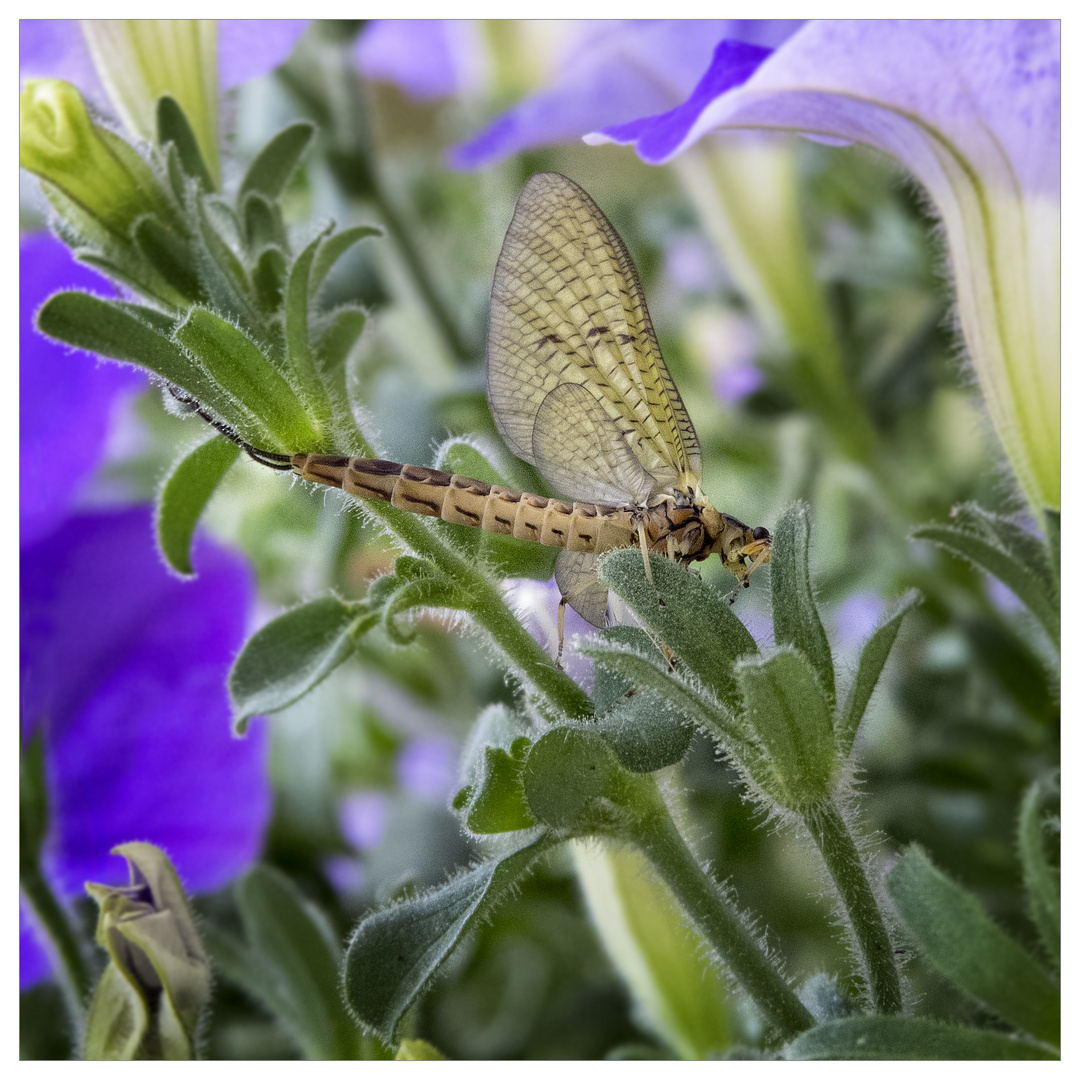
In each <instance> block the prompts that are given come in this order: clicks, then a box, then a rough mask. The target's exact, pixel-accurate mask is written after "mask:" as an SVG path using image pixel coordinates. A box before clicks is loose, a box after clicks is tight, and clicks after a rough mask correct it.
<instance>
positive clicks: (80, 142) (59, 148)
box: [19, 79, 165, 241]
mask: <svg viewBox="0 0 1080 1080" xmlns="http://www.w3.org/2000/svg"><path fill="white" fill-rule="evenodd" d="M19 164H20V165H21V166H22V167H23V168H24V169H27V170H29V171H30V172H32V173H35V174H36V175H37V176H39V177H40V178H41V179H42V180H43V181H45V182H46V183H45V191H46V194H47V195H51V194H52V193H51V192H50V188H53V189H56V190H57V191H58V192H59V193H60V195H61V196H65V197H66V198H61V199H55V198H54V199H52V202H53V205H54V206H55V207H56V208H57V210H58V211H59V212H60V213H61V215H64V206H65V203H67V202H68V201H70V202H72V203H74V204H75V205H76V207H77V208H78V209H79V210H81V211H82V212H83V213H82V214H80V215H79V220H77V221H73V224H76V226H80V225H83V224H84V215H86V214H88V215H89V216H90V217H91V218H92V219H94V220H95V221H97V222H99V223H100V224H101V225H103V226H104V227H105V228H106V229H107V230H108V231H109V232H111V233H113V234H114V235H116V236H118V237H120V238H121V239H122V240H125V241H126V240H127V239H128V234H129V231H130V229H131V226H132V224H133V223H134V221H135V219H136V218H138V217H140V216H142V215H144V214H147V213H152V212H155V211H160V210H162V209H164V205H165V203H164V196H163V194H162V192H161V190H160V188H159V186H158V184H157V181H156V180H155V178H154V174H153V172H152V171H151V169H150V166H149V165H147V163H146V162H145V161H143V159H142V158H141V157H139V155H138V154H137V153H136V152H135V151H134V150H133V149H132V148H131V147H130V146H128V144H127V143H126V142H124V140H123V139H121V138H119V137H118V136H116V135H114V134H113V133H112V132H111V131H107V130H106V129H105V128H103V127H100V126H99V125H97V124H95V123H94V122H93V121H92V120H91V119H90V114H89V113H88V112H87V109H86V103H85V102H84V101H83V99H82V96H81V95H80V93H79V91H78V90H76V89H75V87H74V86H72V85H71V84H70V83H66V82H64V81H63V80H62V79H28V80H27V82H26V89H25V90H24V91H23V92H22V93H21V94H20V95H19Z"/></svg>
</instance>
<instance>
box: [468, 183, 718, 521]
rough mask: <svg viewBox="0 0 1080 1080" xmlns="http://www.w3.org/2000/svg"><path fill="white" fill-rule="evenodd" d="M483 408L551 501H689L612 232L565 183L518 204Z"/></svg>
mask: <svg viewBox="0 0 1080 1080" xmlns="http://www.w3.org/2000/svg"><path fill="white" fill-rule="evenodd" d="M487 365H488V400H489V401H490V403H491V410H492V413H493V414H494V416H495V422H496V424H497V425H498V428H499V431H500V432H502V435H503V438H504V439H505V440H506V442H507V445H508V446H509V447H510V449H511V450H513V451H514V453H515V454H517V455H518V456H519V457H521V458H524V459H525V460H526V461H529V462H531V463H532V464H534V465H535V466H536V467H537V468H538V469H539V470H540V471H541V473H543V474H544V476H545V477H546V478H547V479H548V481H549V482H550V483H551V484H552V485H553V486H554V487H555V489H556V490H557V491H558V492H559V493H560V494H561V495H564V496H567V497H569V498H573V499H579V500H582V501H589V502H609V503H610V502H615V503H622V502H634V503H638V502H645V501H647V500H648V498H649V496H650V495H652V494H655V493H658V492H661V491H665V490H668V489H675V490H686V489H688V488H694V489H697V488H698V487H699V486H700V482H701V452H700V449H699V447H698V441H697V435H696V434H695V432H694V426H693V424H691V422H690V417H689V416H688V415H687V412H686V407H685V406H684V405H683V403H682V398H680V397H679V392H678V390H677V389H676V388H675V384H674V382H672V379H671V376H670V375H669V374H668V370H667V368H666V367H665V366H664V361H663V358H662V357H661V355H660V347H659V345H658V344H657V341H656V333H655V331H654V330H653V326H652V320H651V319H650V318H649V311H648V308H647V307H646V305H645V296H644V294H643V293H642V290H641V283H640V282H639V281H638V277H637V272H636V271H635V269H634V265H633V263H632V262H631V261H630V256H629V254H628V253H627V251H626V247H625V246H624V244H623V242H622V240H621V239H620V238H619V235H618V233H616V232H615V229H614V228H613V227H612V225H611V223H610V222H609V221H608V219H607V218H606V217H605V216H604V214H603V212H602V211H601V210H600V208H599V207H598V206H597V205H596V203H594V202H593V200H592V199H591V198H590V197H589V196H588V195H587V194H586V193H585V192H584V191H583V190H582V189H581V188H580V187H578V185H577V184H575V183H574V182H573V181H572V180H568V179H567V178H566V177H565V176H560V175H559V174H558V173H538V174H537V175H536V176H534V177H533V178H532V179H531V180H530V181H529V182H528V183H527V184H526V185H525V188H524V190H523V191H522V193H521V196H520V197H519V198H518V202H517V207H516V208H515V210H514V217H513V220H512V221H511V222H510V228H509V230H508V231H507V233H506V240H505V241H504V243H503V247H502V252H501V254H500V255H499V261H498V265H497V266H496V268H495V284H494V285H493V287H492V290H491V325H490V330H489V335H488V350H487Z"/></svg>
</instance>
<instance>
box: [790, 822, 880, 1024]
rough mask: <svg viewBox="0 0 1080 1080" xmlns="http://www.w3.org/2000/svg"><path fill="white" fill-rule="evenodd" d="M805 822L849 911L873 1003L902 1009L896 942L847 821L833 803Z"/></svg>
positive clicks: (845, 907) (875, 1005) (842, 901)
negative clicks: (888, 927) (890, 934)
mask: <svg viewBox="0 0 1080 1080" xmlns="http://www.w3.org/2000/svg"><path fill="white" fill-rule="evenodd" d="M803 820H804V821H805V822H806V826H807V828H808V829H809V830H810V835H811V836H812V837H813V838H814V842H815V843H816V844H817V846H818V850H819V851H820V852H821V855H822V858H824V860H825V866H826V867H827V868H828V871H829V874H830V876H831V877H832V879H833V883H834V884H835V885H836V889H837V892H839V894H840V901H841V903H842V904H843V905H844V910H845V911H846V912H847V917H848V922H849V925H850V927H851V931H852V934H853V935H854V939H855V943H856V945H857V947H858V950H859V953H860V959H861V961H862V966H863V967H864V969H865V971H866V978H867V984H868V989H869V991H870V1001H871V1002H872V1004H873V1006H874V1008H875V1009H876V1010H877V1011H878V1012H882V1013H898V1012H900V1009H901V1006H902V1000H901V994H900V973H899V971H898V969H897V966H896V957H895V954H894V953H893V945H892V942H891V941H890V940H889V934H888V931H887V930H886V929H885V920H884V919H883V918H882V917H881V910H880V908H879V907H878V905H877V901H876V900H875V899H874V893H873V890H872V889H871V888H870V882H869V880H868V879H867V876H866V867H865V866H864V865H863V861H862V859H861V858H860V856H859V851H858V848H856V846H855V841H854V839H852V836H851V833H850V831H849V830H848V827H847V824H846V823H845V821H844V819H843V818H842V817H841V816H840V813H839V811H838V810H837V809H836V807H835V806H834V805H833V804H832V803H825V804H824V805H822V806H820V807H816V808H815V809H813V810H811V811H809V812H808V813H806V814H805V815H804V816H803Z"/></svg>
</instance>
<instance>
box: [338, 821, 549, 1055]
mask: <svg viewBox="0 0 1080 1080" xmlns="http://www.w3.org/2000/svg"><path fill="white" fill-rule="evenodd" d="M556 843H558V840H557V839H556V838H555V837H553V836H552V835H551V834H549V833H541V834H540V835H539V836H531V837H529V838H527V839H526V842H525V843H524V844H523V845H522V846H521V847H519V848H518V849H517V850H515V851H512V852H510V853H509V854H504V855H502V856H499V857H497V858H493V859H489V860H488V861H486V862H484V863H481V864H480V865H479V866H476V867H474V868H473V869H472V870H469V871H467V872H466V873H464V874H461V875H460V876H458V877H456V878H454V879H453V880H452V881H449V882H447V883H446V884H445V885H443V886H441V887H440V888H438V889H432V890H431V891H430V892H427V893H424V894H422V895H420V896H416V897H413V898H411V899H409V900H405V901H403V902H401V903H399V904H395V905H394V906H393V907H388V908H383V909H382V910H381V911H377V912H375V913H374V914H373V915H368V916H367V917H366V918H364V919H363V920H361V922H360V925H359V926H357V928H356V930H355V931H354V933H353V936H352V939H351V941H350V942H349V947H348V950H347V952H346V956H345V967H344V987H343V989H344V994H345V1001H346V1003H347V1005H348V1007H349V1009H350V1010H351V1011H352V1013H353V1015H354V1016H355V1018H356V1019H357V1020H358V1021H359V1022H360V1023H361V1024H363V1025H364V1026H365V1027H367V1028H371V1029H372V1030H374V1031H375V1032H376V1033H377V1034H378V1035H379V1036H380V1037H381V1038H382V1039H384V1040H385V1041H386V1042H393V1041H394V1039H395V1038H396V1034H397V1028H398V1024H399V1023H400V1021H401V1018H402V1016H403V1015H404V1014H405V1012H406V1011H407V1010H408V1009H409V1007H410V1006H411V1005H412V1004H413V1002H415V1001H416V999H417V998H418V997H419V996H420V994H421V993H422V992H423V991H424V989H425V988H426V987H427V985H428V984H429V983H430V982H431V980H432V979H433V978H435V976H436V975H437V974H438V973H439V969H440V968H441V967H442V965H443V964H444V963H445V962H446V960H447V959H449V957H450V955H451V954H452V953H453V951H454V949H455V948H456V947H457V946H458V944H460V942H461V940H462V938H463V937H464V936H465V935H466V934H467V933H468V932H469V931H470V930H473V929H474V928H475V927H476V926H477V924H478V923H480V922H482V921H483V920H484V919H486V918H487V917H488V916H489V915H490V914H491V912H492V911H493V909H494V908H495V906H496V905H497V904H498V903H499V901H500V900H502V899H503V898H504V897H505V896H506V895H507V893H508V891H509V890H510V889H512V888H513V886H514V884H515V883H516V882H517V881H518V880H519V879H520V878H521V876H522V875H523V874H524V873H525V872H526V871H527V870H528V869H529V866H530V865H531V864H532V863H533V861H534V860H535V859H536V858H537V857H538V856H539V855H541V854H543V853H544V852H545V851H547V850H548V849H550V848H551V847H553V846H554V845H555V844H556Z"/></svg>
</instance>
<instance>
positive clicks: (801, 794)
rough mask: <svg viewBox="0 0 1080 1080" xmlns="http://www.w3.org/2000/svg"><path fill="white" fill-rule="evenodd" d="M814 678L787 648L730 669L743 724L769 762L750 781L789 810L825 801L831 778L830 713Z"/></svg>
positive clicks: (799, 656)
mask: <svg viewBox="0 0 1080 1080" xmlns="http://www.w3.org/2000/svg"><path fill="white" fill-rule="evenodd" d="M816 674H817V673H816V672H815V671H814V669H813V668H812V666H811V664H810V662H809V661H808V660H807V659H806V657H804V656H803V655H802V654H801V653H797V652H794V651H791V650H784V651H782V652H778V653H775V654H774V655H773V656H770V657H769V658H768V659H767V660H741V661H740V662H739V663H738V664H737V665H736V667H735V678H736V679H737V680H738V683H739V689H740V690H741V692H742V696H743V701H744V702H745V708H746V713H745V716H746V720H747V722H748V724H749V726H750V727H751V728H752V730H753V733H754V735H756V737H757V740H758V742H759V743H760V745H761V746H762V748H763V749H764V751H765V753H766V755H767V759H768V764H767V767H766V768H758V767H754V771H753V775H754V778H755V779H756V780H757V782H758V783H759V784H760V785H761V786H762V787H763V788H764V789H765V790H766V791H767V792H768V793H769V794H770V795H771V796H772V797H773V798H774V799H775V800H776V801H777V802H778V803H779V804H780V805H781V806H784V807H787V809H789V810H798V811H805V810H807V809H808V808H810V807H813V806H817V805H820V804H821V803H823V802H825V801H826V800H827V799H828V798H829V797H830V795H831V794H832V790H833V784H834V781H835V777H836V765H837V755H836V751H835V749H834V744H833V720H832V709H831V708H830V705H829V702H828V701H827V700H826V698H825V695H824V694H823V693H822V689H821V684H820V683H819V682H818V679H817V678H816ZM748 767H749V763H748Z"/></svg>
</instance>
